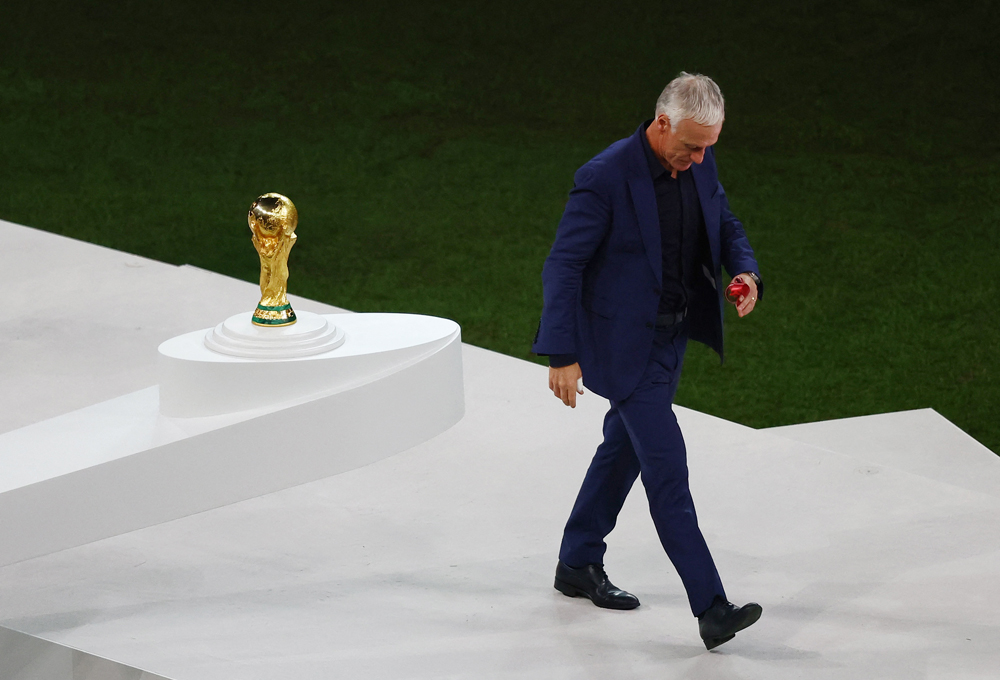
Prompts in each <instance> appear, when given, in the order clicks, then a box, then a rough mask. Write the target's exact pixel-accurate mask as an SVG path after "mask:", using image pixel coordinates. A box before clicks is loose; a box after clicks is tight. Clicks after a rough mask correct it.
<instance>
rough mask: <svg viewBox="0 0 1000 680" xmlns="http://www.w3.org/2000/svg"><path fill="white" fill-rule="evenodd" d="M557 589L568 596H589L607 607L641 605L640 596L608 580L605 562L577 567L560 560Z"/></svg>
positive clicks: (557, 568)
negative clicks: (617, 586) (619, 587)
mask: <svg viewBox="0 0 1000 680" xmlns="http://www.w3.org/2000/svg"><path fill="white" fill-rule="evenodd" d="M555 589H556V590H558V591H559V592H560V593H562V594H563V595H566V596H568V597H579V596H581V595H582V596H584V597H589V598H590V601H591V602H593V603H594V604H596V605H597V606H598V607H604V608H605V609H635V608H636V607H638V606H639V598H637V597H636V596H635V595H633V594H632V593H626V592H625V591H624V590H620V589H618V588H615V586H614V584H613V583H611V581H609V580H608V575H607V574H605V573H604V565H603V564H588V565H587V566H585V567H580V568H579V569H575V568H573V567H570V566H567V565H565V564H563V562H562V560H560V561H559V564H557V565H556V583H555Z"/></svg>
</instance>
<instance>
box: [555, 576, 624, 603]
mask: <svg viewBox="0 0 1000 680" xmlns="http://www.w3.org/2000/svg"><path fill="white" fill-rule="evenodd" d="M553 587H554V588H555V589H556V590H558V591H559V592H560V593H562V594H563V595H565V596H566V597H585V598H587V599H588V600H590V601H591V602H594V598H592V597H591V596H590V595H589V594H588V593H587V591H586V590H581V589H580V588H577V587H576V586H574V585H573V584H571V583H567V582H566V581H563V580H562V579H558V578H557V579H556V582H555V585H554V586H553ZM594 606H595V607H601V608H602V609H618V610H623V611H626V610H629V609H635V608H636V607H638V606H639V604H638V603H636V604H634V605H630V606H624V607H620V606H615V605H608V604H601V603H599V602H594Z"/></svg>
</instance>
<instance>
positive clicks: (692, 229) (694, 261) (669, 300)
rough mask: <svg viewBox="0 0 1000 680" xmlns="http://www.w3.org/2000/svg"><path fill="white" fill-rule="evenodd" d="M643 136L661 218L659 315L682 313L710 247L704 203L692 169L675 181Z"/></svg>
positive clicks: (648, 123) (657, 208) (647, 123)
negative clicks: (704, 225) (703, 220)
mask: <svg viewBox="0 0 1000 680" xmlns="http://www.w3.org/2000/svg"><path fill="white" fill-rule="evenodd" d="M652 122H653V121H652V120H649V121H646V122H645V123H644V124H643V125H644V126H645V127H649V125H650V124H651V123H652ZM640 137H641V138H642V148H643V151H645V152H646V162H647V164H648V165H649V173H650V174H651V175H652V177H653V190H654V192H655V193H656V210H657V213H658V214H659V218H660V250H661V253H662V258H663V287H662V288H661V291H662V292H661V294H660V305H659V308H658V309H657V312H658V313H659V314H670V313H674V312H682V311H684V310H685V309H686V308H687V302H688V298H689V297H690V296H689V291H690V290H691V289H692V287H693V285H694V284H695V282H696V280H697V276H698V275H700V272H701V263H702V261H703V257H702V256H703V253H704V252H705V249H706V248H707V239H706V238H705V230H704V229H703V228H702V215H701V202H700V201H699V200H698V190H697V189H696V188H695V185H694V177H693V176H692V175H691V170H690V169H688V170H685V171H683V172H678V173H677V178H676V179H675V178H673V177H671V176H670V171H669V170H667V169H666V168H665V167H663V164H662V163H660V161H659V159H657V157H656V154H654V153H653V149H652V148H651V147H650V146H649V140H648V139H647V138H646V135H640Z"/></svg>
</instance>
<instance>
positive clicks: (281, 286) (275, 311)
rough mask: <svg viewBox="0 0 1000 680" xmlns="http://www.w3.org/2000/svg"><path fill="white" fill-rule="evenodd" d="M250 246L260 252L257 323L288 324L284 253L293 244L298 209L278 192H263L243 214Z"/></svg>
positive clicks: (291, 313) (290, 318) (290, 313)
mask: <svg viewBox="0 0 1000 680" xmlns="http://www.w3.org/2000/svg"><path fill="white" fill-rule="evenodd" d="M247 222H248V223H249V224H250V233H252V234H253V247H254V248H256V249H257V253H258V254H259V255H260V295H261V297H260V303H258V304H257V310H256V311H255V312H254V313H253V323H254V325H257V326H290V325H291V324H293V323H295V312H294V311H293V310H292V306H291V305H290V304H289V303H288V253H289V252H290V251H291V249H292V246H294V245H295V238H296V236H295V227H296V226H297V225H298V223H299V213H298V211H297V210H296V209H295V205H294V204H293V203H292V202H291V201H290V200H288V198H287V197H285V196H282V195H281V194H273V193H272V194H264V195H263V196H261V197H260V198H258V199H257V200H256V201H254V203H253V205H252V206H251V207H250V213H249V214H248V215H247Z"/></svg>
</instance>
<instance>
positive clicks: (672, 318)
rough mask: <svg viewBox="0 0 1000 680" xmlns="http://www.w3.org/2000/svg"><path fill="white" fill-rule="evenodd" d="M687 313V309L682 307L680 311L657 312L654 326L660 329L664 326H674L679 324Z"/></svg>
mask: <svg viewBox="0 0 1000 680" xmlns="http://www.w3.org/2000/svg"><path fill="white" fill-rule="evenodd" d="M687 313H688V312H687V309H684V310H682V311H680V312H671V313H670V314H657V315H656V328H657V329H660V330H662V329H664V328H670V327H671V326H676V325H677V324H679V323H680V322H681V321H683V320H684V317H686V316H687Z"/></svg>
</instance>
